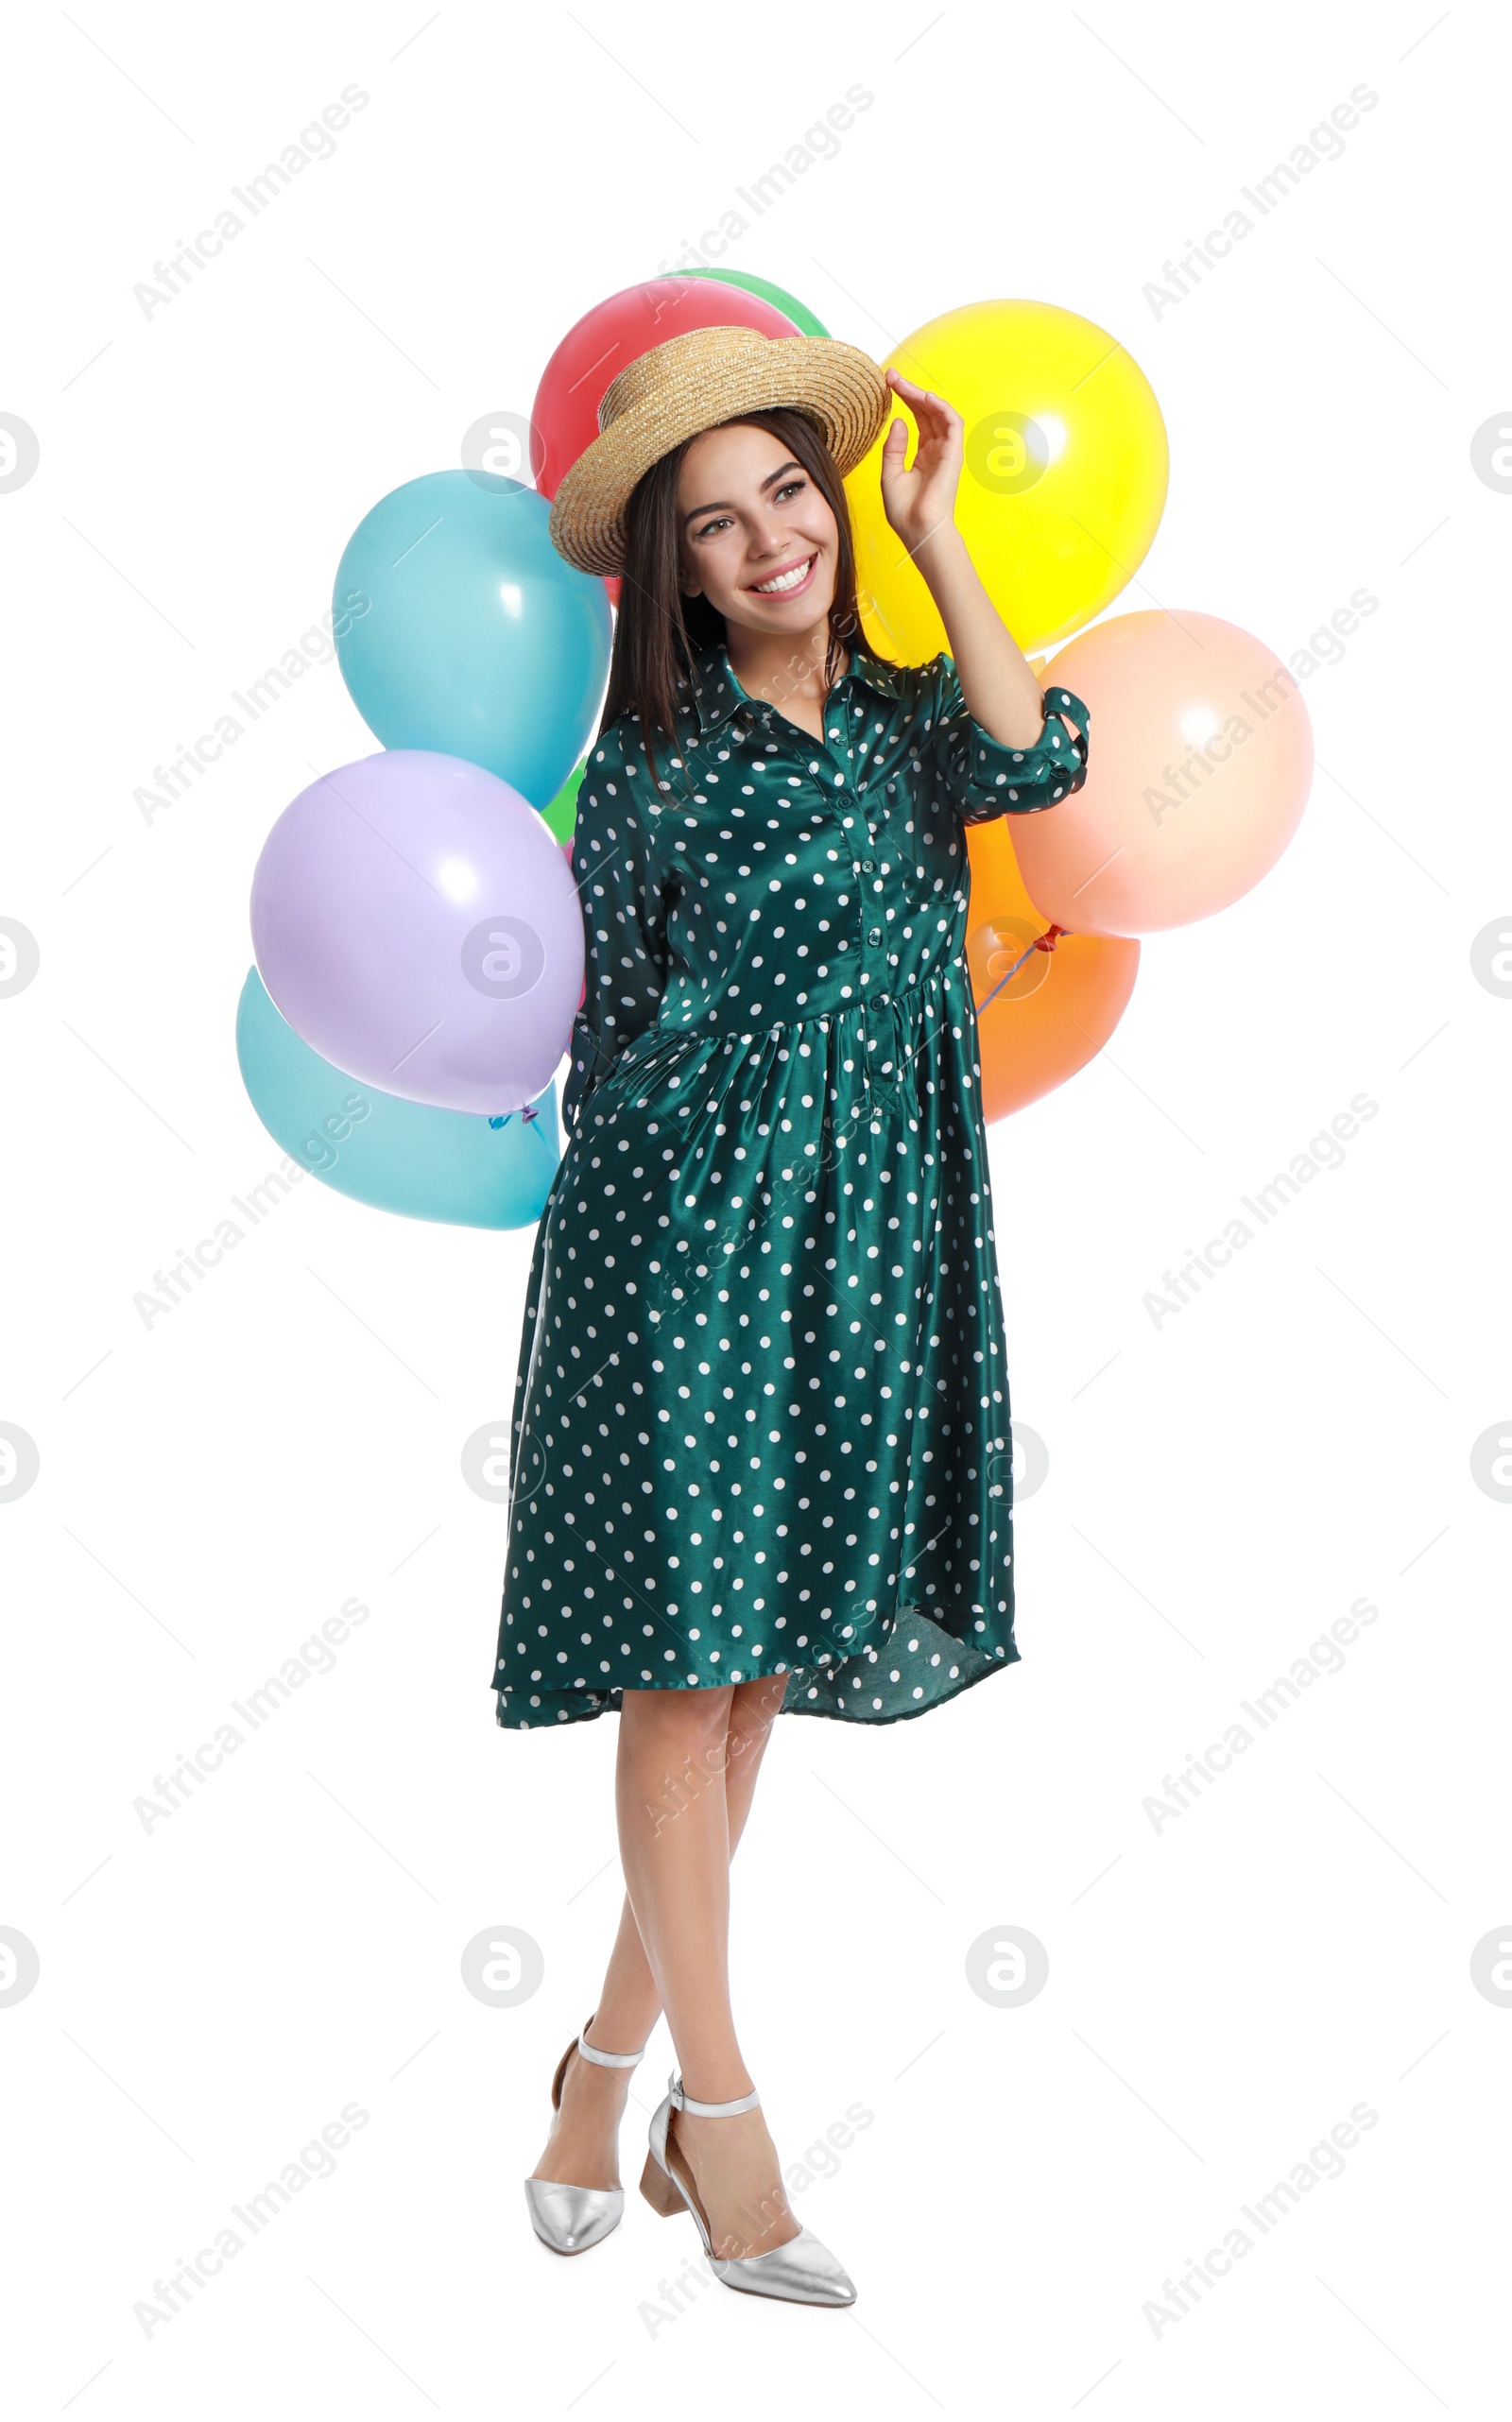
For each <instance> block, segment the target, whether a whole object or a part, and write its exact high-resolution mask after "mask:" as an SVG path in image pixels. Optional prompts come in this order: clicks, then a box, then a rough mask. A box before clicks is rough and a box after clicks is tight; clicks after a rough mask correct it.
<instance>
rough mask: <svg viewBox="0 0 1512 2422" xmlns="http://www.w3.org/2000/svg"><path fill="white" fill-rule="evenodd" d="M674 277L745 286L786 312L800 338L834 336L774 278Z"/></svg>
mask: <svg viewBox="0 0 1512 2422" xmlns="http://www.w3.org/2000/svg"><path fill="white" fill-rule="evenodd" d="M674 274H675V275H676V276H678V277H679V278H713V280H714V281H715V283H717V284H719V285H722V286H744V287H745V289H746V292H747V294H759V295H760V296H761V299H762V301H763V302H769V303H770V304H771V306H772V309H773V310H774V311H781V312H782V313H783V314H784V315H785V316H786V318H789V319H790V320H791V321H792V323H793V325H794V327H795V328H796V329H797V330H798V332H799V335H800V336H828V335H829V333H830V332H829V330H828V329H827V328H826V326H825V325H824V322H823V320H822V319H816V318H815V317H814V314H813V312H812V311H810V309H809V307H808V305H807V303H804V302H799V301H798V299H797V297H796V296H795V295H790V294H784V293H783V291H782V287H781V286H774V285H773V283H772V282H771V280H770V278H753V277H752V276H751V275H750V272H749V271H748V270H747V269H679V270H677V271H675V272H674Z"/></svg>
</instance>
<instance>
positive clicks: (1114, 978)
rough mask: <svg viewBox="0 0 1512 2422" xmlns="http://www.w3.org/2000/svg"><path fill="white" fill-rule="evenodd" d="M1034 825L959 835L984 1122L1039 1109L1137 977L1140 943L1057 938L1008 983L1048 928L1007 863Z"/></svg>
mask: <svg viewBox="0 0 1512 2422" xmlns="http://www.w3.org/2000/svg"><path fill="white" fill-rule="evenodd" d="M1077 695H1078V696H1079V695H1080V693H1079V692H1078V694H1077ZM1051 812H1052V811H1050V810H1049V809H1044V810H1041V811H1040V813H1041V814H1046V815H1048V814H1050V813H1051ZM1036 821H1038V816H1034V817H1031V816H994V817H993V818H992V819H991V820H990V821H989V822H988V823H986V824H969V825H968V826H967V828H966V846H967V852H968V855H969V856H970V858H971V922H970V925H969V927H968V929H967V936H966V962H967V969H968V972H969V973H970V976H971V997H972V999H973V1000H974V1001H979V1002H982V1003H984V1004H985V1006H984V1007H983V1008H982V1009H981V1010H980V1011H979V1012H978V1016H977V1039H978V1045H979V1053H980V1058H981V1063H982V1114H983V1116H984V1118H986V1119H987V1120H988V1121H989V1122H990V1121H991V1120H993V1119H1004V1118H1006V1117H1007V1115H1008V1113H1009V1111H1010V1110H1022V1108H1024V1106H1025V1104H1027V1103H1029V1102H1037V1101H1038V1100H1039V1099H1040V1095H1041V1094H1042V1093H1049V1092H1051V1091H1054V1089H1055V1088H1056V1086H1057V1085H1064V1083H1065V1082H1066V1079H1067V1077H1068V1076H1074V1075H1075V1074H1076V1071H1077V1070H1078V1068H1085V1067H1086V1065H1087V1063H1088V1061H1089V1060H1090V1059H1095V1057H1096V1056H1097V1054H1098V1053H1099V1052H1100V1051H1101V1050H1102V1048H1103V1045H1104V1043H1106V1042H1107V1040H1108V1036H1109V1035H1110V1034H1111V1033H1112V1031H1113V1028H1114V1027H1115V1026H1116V1025H1117V1023H1118V1022H1119V1020H1120V1018H1121V1017H1122V1016H1123V1014H1124V1011H1125V1008H1126V1007H1127V1005H1128V998H1129V995H1130V993H1131V992H1132V991H1133V989H1134V978H1135V975H1136V974H1137V972H1138V971H1139V963H1140V946H1139V944H1138V942H1131V941H1123V940H1116V941H1110V940H1106V939H1104V938H1103V937H1102V936H1099V935H1094V934H1064V935H1062V936H1060V937H1059V938H1058V939H1057V943H1056V946H1055V949H1054V950H1053V951H1032V952H1031V954H1030V956H1029V957H1028V958H1027V959H1025V960H1024V963H1023V965H1022V967H1021V968H1020V969H1019V970H1018V971H1017V973H1016V974H1013V975H1008V970H1009V969H1010V968H1011V967H1012V966H1013V964H1014V961H1015V960H1016V959H1019V958H1021V957H1022V954H1023V953H1024V952H1025V951H1028V950H1030V946H1031V944H1032V943H1034V942H1035V941H1037V940H1038V938H1039V936H1040V935H1041V934H1043V933H1044V931H1045V929H1046V926H1047V925H1048V924H1049V922H1050V920H1049V919H1048V918H1045V917H1041V916H1040V911H1039V910H1038V908H1036V906H1035V904H1034V902H1033V901H1032V900H1031V899H1030V897H1029V895H1028V893H1027V891H1026V890H1025V889H1024V885H1023V878H1022V875H1021V873H1020V871H1019V867H1018V864H1017V862H1016V860H1015V857H1014V842H1015V840H1016V839H1017V838H1018V834H1019V832H1020V830H1021V828H1022V826H1024V825H1027V824H1029V823H1032V822H1036ZM1010 828H1011V830H1010ZM1005 975H1006V976H1008V980H1007V982H1006V983H1005V984H1004V985H1003V988H1002V990H1001V991H996V990H995V989H994V988H995V987H996V986H997V985H998V984H999V983H1000V982H1001V981H1002V979H1003V977H1004V976H1005ZM989 993H990V994H992V996H993V997H992V998H991V999H990V1001H989V1000H988V994H989Z"/></svg>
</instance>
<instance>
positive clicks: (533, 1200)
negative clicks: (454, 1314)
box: [236, 967, 561, 1228]
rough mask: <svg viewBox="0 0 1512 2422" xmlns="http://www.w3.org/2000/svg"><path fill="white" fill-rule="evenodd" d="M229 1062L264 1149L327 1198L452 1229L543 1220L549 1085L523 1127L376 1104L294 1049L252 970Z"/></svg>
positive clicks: (302, 1047) (364, 1089)
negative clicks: (329, 1194)
mask: <svg viewBox="0 0 1512 2422" xmlns="http://www.w3.org/2000/svg"><path fill="white" fill-rule="evenodd" d="M236 1056H237V1058H238V1060H239V1061H240V1063H241V1072H242V1079H243V1082H244V1083H245V1085H246V1087H247V1091H248V1092H249V1095H250V1097H251V1104H252V1108H253V1109H254V1110H255V1111H256V1112H257V1115H258V1117H259V1118H260V1119H261V1120H262V1122H263V1125H265V1126H266V1129H267V1131H268V1134H269V1135H270V1136H271V1137H272V1138H273V1141H274V1142H275V1143H278V1144H281V1145H282V1146H283V1150H284V1151H285V1152H286V1153H287V1154H288V1156H289V1158H290V1159H291V1160H297V1161H298V1162H299V1164H300V1167H301V1169H306V1170H308V1171H309V1173H310V1175H311V1177H318V1178H319V1179H320V1180H321V1182H322V1183H323V1184H325V1185H327V1186H333V1187H335V1191H336V1193H337V1194H350V1195H351V1196H352V1200H353V1201H354V1202H359V1203H370V1204H371V1205H372V1207H373V1209H374V1210H375V1211H402V1212H403V1213H404V1216H405V1217H406V1218H408V1219H438V1220H445V1221H447V1222H449V1223H450V1224H451V1226H452V1227H454V1228H533V1227H534V1226H535V1223H536V1222H537V1220H539V1218H540V1217H541V1212H542V1211H543V1210H544V1209H545V1204H546V1196H547V1194H548V1193H549V1192H550V1189H551V1181H552V1179H553V1177H555V1176H556V1173H557V1165H558V1161H559V1160H560V1159H561V1145H560V1143H559V1142H558V1130H557V1088H556V1086H555V1085H554V1084H553V1085H548V1086H547V1088H546V1090H545V1091H544V1093H542V1094H541V1096H540V1099H539V1101H538V1102H537V1103H535V1104H533V1105H532V1108H534V1109H535V1110H536V1112H537V1115H536V1116H535V1117H534V1118H530V1119H526V1118H524V1117H523V1116H519V1115H511V1116H510V1117H508V1118H507V1119H499V1120H494V1119H485V1118H477V1117H474V1116H473V1114H472V1112H471V1111H469V1110H441V1109H433V1108H430V1107H429V1106H428V1105H427V1104H425V1103H423V1102H402V1101H401V1100H400V1099H399V1096H398V1095H397V1094H395V1093H380V1092H379V1091H378V1090H377V1088H376V1087H375V1086H372V1085H364V1084H361V1083H359V1082H358V1080H357V1078H356V1077H354V1076H344V1075H343V1074H342V1073H341V1071H340V1069H339V1068H333V1067H332V1065H331V1062H330V1061H329V1060H328V1059H322V1058H321V1056H320V1055H319V1053H318V1051H312V1050H311V1049H310V1046H309V1044H308V1043H307V1042H303V1041H301V1039H300V1037H299V1036H298V1035H297V1034H296V1033H295V1031H294V1029H293V1027H292V1026H291V1025H290V1024H289V1023H288V1022H287V1021H286V1020H285V1019H283V1018H282V1017H281V1016H280V1015H279V1012H278V1011H277V1009H275V1008H274V1006H273V1004H272V1002H271V1000H270V999H269V998H268V995H267V992H266V988H265V987H264V984H263V979H262V977H261V976H260V975H259V974H258V972H257V970H256V968H255V967H254V968H253V969H252V970H251V971H250V973H249V976H248V978H247V982H246V983H245V984H244V985H243V987H242V997H241V1000H240V1003H239V1004H238V1005H237V1010H236Z"/></svg>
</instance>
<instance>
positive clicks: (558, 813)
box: [541, 757, 588, 841]
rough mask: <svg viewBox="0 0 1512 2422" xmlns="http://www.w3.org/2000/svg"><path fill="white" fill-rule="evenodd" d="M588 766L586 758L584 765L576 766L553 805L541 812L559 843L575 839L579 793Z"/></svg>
mask: <svg viewBox="0 0 1512 2422" xmlns="http://www.w3.org/2000/svg"><path fill="white" fill-rule="evenodd" d="M587 764H588V760H587V758H586V757H585V758H584V759H583V762H582V764H581V765H576V766H575V767H574V768H573V771H572V772H571V773H570V774H569V775H568V777H567V780H566V781H565V782H563V784H562V786H561V788H560V790H559V791H558V793H557V796H556V798H555V799H553V800H552V802H551V805H550V806H549V807H543V808H542V809H541V815H542V816H544V817H545V819H546V822H547V823H548V825H549V826H550V827H551V831H552V833H553V836H554V837H555V838H556V839H557V840H558V841H570V840H571V839H572V837H573V829H574V827H575V826H576V822H577V793H578V789H579V787H580V785H581V782H582V779H583V773H584V769H585V768H586V766H587Z"/></svg>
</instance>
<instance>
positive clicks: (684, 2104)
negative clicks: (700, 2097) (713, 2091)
mask: <svg viewBox="0 0 1512 2422" xmlns="http://www.w3.org/2000/svg"><path fill="white" fill-rule="evenodd" d="M667 2099H668V2101H669V2102H670V2103H671V2104H672V2107H673V2109H674V2110H675V2111H688V2112H690V2113H691V2114H692V2116H693V2118H694V2119H696V2120H732V2119H734V2117H735V2116H736V2114H737V2112H740V2111H754V2110H756V2109H757V2108H758V2107H759V2105H760V2104H761V2099H762V2098H761V2096H760V2095H759V2094H758V2093H757V2092H756V2091H755V2090H754V2088H753V2089H752V2091H751V2092H750V2093H748V2094H741V2095H738V2096H737V2097H736V2099H735V2101H734V2102H732V2103H696V2102H695V2101H694V2099H693V2097H692V2095H691V2094H685V2093H684V2092H683V2090H682V2080H681V2078H680V2077H678V2076H676V2075H674V2076H671V2077H669V2078H668V2079H667Z"/></svg>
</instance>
